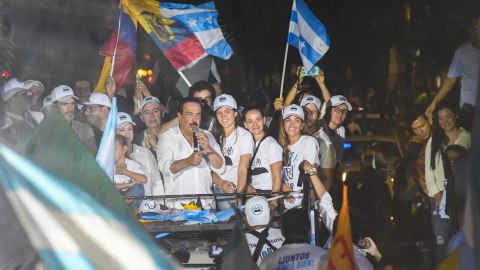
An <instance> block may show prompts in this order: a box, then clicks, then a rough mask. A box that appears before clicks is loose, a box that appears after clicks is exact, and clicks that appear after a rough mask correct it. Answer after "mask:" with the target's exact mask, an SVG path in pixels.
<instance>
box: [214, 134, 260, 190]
mask: <svg viewBox="0 0 480 270" xmlns="http://www.w3.org/2000/svg"><path fill="white" fill-rule="evenodd" d="M224 140H225V144H224V145H223V149H222V154H223V157H224V158H225V165H226V167H227V169H226V170H225V173H223V174H222V175H219V176H220V178H221V179H223V180H226V181H230V182H232V183H234V184H235V185H236V184H237V181H238V165H239V163H240V156H242V155H245V154H250V155H252V154H253V146H254V144H255V142H254V141H253V135H252V133H250V132H249V131H247V130H246V129H244V128H242V127H237V128H236V129H235V131H234V132H233V133H232V134H230V136H228V137H227V138H226V139H224Z"/></svg>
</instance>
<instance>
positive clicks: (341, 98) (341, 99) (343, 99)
mask: <svg viewBox="0 0 480 270" xmlns="http://www.w3.org/2000/svg"><path fill="white" fill-rule="evenodd" d="M338 99H340V101H343V102H347V100H346V99H345V98H344V97H339V98H338Z"/></svg>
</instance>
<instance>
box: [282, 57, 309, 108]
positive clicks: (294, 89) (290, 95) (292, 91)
mask: <svg viewBox="0 0 480 270" xmlns="http://www.w3.org/2000/svg"><path fill="white" fill-rule="evenodd" d="M301 70H302V67H301V66H299V67H298V68H297V78H298V79H297V81H296V82H295V84H294V85H293V86H292V89H290V91H289V92H288V95H287V97H286V98H285V104H284V106H285V107H286V106H288V105H290V104H292V102H293V100H294V99H295V96H296V95H297V91H298V87H300V85H301V84H302V82H303V79H304V78H305V77H304V76H302V75H301Z"/></svg>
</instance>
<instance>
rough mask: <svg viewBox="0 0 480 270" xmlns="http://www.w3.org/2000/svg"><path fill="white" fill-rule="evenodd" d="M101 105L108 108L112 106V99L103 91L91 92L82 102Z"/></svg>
mask: <svg viewBox="0 0 480 270" xmlns="http://www.w3.org/2000/svg"><path fill="white" fill-rule="evenodd" d="M97 104H98V105H103V106H107V107H109V108H111V107H112V101H110V98H108V96H107V95H106V94H104V93H92V94H90V97H89V98H88V99H87V101H85V102H84V103H83V105H97Z"/></svg>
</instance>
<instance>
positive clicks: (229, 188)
mask: <svg viewBox="0 0 480 270" xmlns="http://www.w3.org/2000/svg"><path fill="white" fill-rule="evenodd" d="M220 187H221V188H222V189H223V191H225V193H234V192H235V190H237V189H236V188H235V186H234V185H233V183H232V182H230V181H227V180H222V181H221V182H220Z"/></svg>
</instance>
